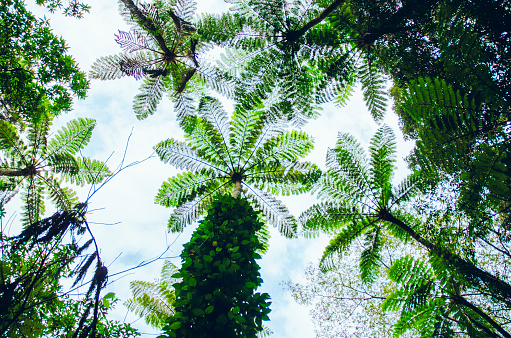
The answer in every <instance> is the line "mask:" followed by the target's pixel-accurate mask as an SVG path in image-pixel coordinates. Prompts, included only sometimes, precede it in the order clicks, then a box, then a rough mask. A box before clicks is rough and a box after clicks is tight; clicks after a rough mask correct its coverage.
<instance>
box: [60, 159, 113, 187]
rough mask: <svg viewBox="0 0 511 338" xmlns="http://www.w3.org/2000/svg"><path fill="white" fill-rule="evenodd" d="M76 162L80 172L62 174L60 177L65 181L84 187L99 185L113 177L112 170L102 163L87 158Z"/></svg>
mask: <svg viewBox="0 0 511 338" xmlns="http://www.w3.org/2000/svg"><path fill="white" fill-rule="evenodd" d="M75 161H76V163H77V169H78V170H76V171H73V172H72V173H64V172H61V173H60V176H61V177H62V180H63V181H66V182H69V183H72V184H76V185H79V186H84V185H85V184H95V183H99V182H101V181H103V180H104V179H105V178H106V177H108V176H110V175H111V173H110V170H109V169H108V167H107V166H106V164H105V163H104V162H102V161H98V160H93V159H90V158H87V157H79V158H77V159H75Z"/></svg>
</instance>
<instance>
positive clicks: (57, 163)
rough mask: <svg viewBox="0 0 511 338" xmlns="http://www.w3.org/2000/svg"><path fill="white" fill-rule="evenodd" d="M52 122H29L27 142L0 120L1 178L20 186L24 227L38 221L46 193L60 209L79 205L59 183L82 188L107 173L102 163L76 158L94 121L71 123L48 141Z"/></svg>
mask: <svg viewBox="0 0 511 338" xmlns="http://www.w3.org/2000/svg"><path fill="white" fill-rule="evenodd" d="M51 121H52V118H51V117H50V116H45V115H43V116H41V117H40V118H39V119H34V120H31V121H30V123H29V125H28V128H27V131H26V138H27V140H26V141H24V140H23V138H22V137H21V135H20V134H19V133H18V132H17V131H16V129H15V127H14V126H13V125H12V124H10V123H9V122H7V121H0V150H2V151H3V158H2V159H1V161H0V175H1V176H5V177H9V178H10V179H11V181H12V182H11V184H12V185H14V186H18V185H20V186H22V187H23V189H24V191H23V195H22V198H23V201H24V206H23V208H24V209H23V214H22V216H23V220H22V221H23V222H24V223H25V224H31V223H34V222H36V221H38V220H39V219H40V218H41V215H42V214H43V213H44V201H43V196H44V194H45V193H47V194H48V196H49V198H50V199H51V201H52V202H53V203H54V204H55V205H56V206H57V208H59V209H60V210H70V209H72V208H73V207H74V205H75V204H77V203H78V199H77V196H76V193H75V192H74V191H73V190H71V189H70V188H67V187H62V186H61V180H64V181H68V182H70V183H74V184H77V185H81V186H83V185H84V184H85V183H89V184H90V183H97V182H100V181H101V180H103V179H104V178H105V177H106V176H108V175H109V174H110V172H109V170H108V168H107V167H106V165H105V164H104V163H103V162H100V161H97V160H91V159H89V158H78V157H75V156H76V153H77V152H78V151H79V150H80V149H81V148H83V147H84V146H85V145H87V143H88V142H89V140H90V137H91V134H92V130H93V129H94V126H95V125H96V122H95V121H94V120H92V119H83V118H80V119H76V120H72V121H70V122H68V123H67V125H66V126H65V127H63V128H62V129H60V130H59V131H57V132H56V133H55V136H54V137H53V138H51V139H50V140H48V135H49V130H50V125H51ZM59 176H60V179H59Z"/></svg>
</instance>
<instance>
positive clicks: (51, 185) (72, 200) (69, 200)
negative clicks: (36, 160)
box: [42, 174, 79, 210]
mask: <svg viewBox="0 0 511 338" xmlns="http://www.w3.org/2000/svg"><path fill="white" fill-rule="evenodd" d="M42 180H43V182H44V185H45V190H46V191H47V192H48V197H49V199H50V200H51V201H52V203H53V204H54V205H55V206H56V207H57V209H58V210H71V209H73V207H74V206H75V205H76V204H78V202H79V200H78V196H77V195H76V192H74V191H73V190H71V189H70V188H68V187H61V182H60V181H58V180H57V179H56V178H55V177H53V176H51V175H48V174H45V175H44V176H43V177H42Z"/></svg>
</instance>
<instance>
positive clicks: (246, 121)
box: [154, 97, 320, 237]
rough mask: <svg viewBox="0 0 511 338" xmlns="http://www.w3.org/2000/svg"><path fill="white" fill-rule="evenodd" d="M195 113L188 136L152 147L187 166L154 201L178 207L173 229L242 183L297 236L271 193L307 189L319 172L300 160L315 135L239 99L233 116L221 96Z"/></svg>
mask: <svg viewBox="0 0 511 338" xmlns="http://www.w3.org/2000/svg"><path fill="white" fill-rule="evenodd" d="M197 113H198V115H197V117H195V118H194V124H193V125H194V127H193V129H191V130H190V131H189V132H186V133H185V137H186V140H187V141H186V142H179V141H176V140H174V139H168V140H165V141H162V142H160V143H159V144H157V145H156V146H155V147H154V149H155V151H156V153H157V154H158V156H159V157H160V159H161V160H162V161H164V162H165V163H170V164H172V165H174V166H176V167H177V168H179V169H185V170H188V171H185V172H183V173H181V174H179V175H177V176H175V177H172V178H170V179H168V180H167V181H166V182H164V183H163V184H162V186H161V188H160V191H159V193H158V194H157V196H156V203H159V204H161V205H164V206H166V207H176V209H175V210H174V212H173V214H172V216H171V218H170V221H169V227H170V229H171V230H172V231H176V230H181V229H182V228H183V227H184V226H186V225H188V224H190V223H191V222H193V221H195V220H197V219H198V218H199V217H200V216H201V215H203V214H204V212H205V211H206V210H207V207H208V206H209V204H210V203H211V201H212V199H213V197H214V195H215V194H216V193H217V192H224V193H225V192H229V191H230V192H232V191H233V189H234V187H236V185H238V186H239V187H243V194H245V195H246V197H247V198H248V199H249V200H250V201H251V202H252V203H254V204H255V205H256V206H257V207H258V208H260V209H261V210H262V211H263V214H264V215H265V216H266V218H267V220H268V222H269V223H270V224H272V225H274V226H276V227H277V228H278V229H279V231H280V232H281V233H283V234H284V235H286V236H290V237H291V236H295V235H296V221H295V219H294V217H293V216H291V215H290V213H289V211H288V209H287V208H286V207H285V206H284V205H283V204H282V203H281V202H280V201H279V200H277V199H276V198H275V197H273V196H272V194H283V195H289V194H298V193H302V192H305V191H308V190H309V189H310V188H311V187H312V184H313V183H314V182H315V181H316V180H317V179H318V178H319V176H320V171H319V169H318V168H317V167H316V166H315V165H314V164H311V163H308V162H298V159H299V158H301V157H303V156H305V155H306V154H308V153H309V152H310V151H311V149H312V147H313V139H312V138H311V137H310V136H308V135H307V134H305V133H304V132H301V131H285V127H286V124H285V123H284V122H282V121H279V122H269V121H268V120H267V119H265V115H264V111H263V110H262V107H251V108H247V107H246V106H245V105H243V104H238V105H237V106H236V108H235V110H234V113H233V115H232V118H231V119H229V118H228V115H227V112H226V111H225V110H224V109H223V107H222V105H221V104H220V103H219V102H218V100H216V99H214V98H211V97H204V98H203V99H202V100H201V102H200V104H199V108H198V112H197Z"/></svg>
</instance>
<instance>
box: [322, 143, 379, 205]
mask: <svg viewBox="0 0 511 338" xmlns="http://www.w3.org/2000/svg"><path fill="white" fill-rule="evenodd" d="M368 164H369V163H368V161H367V157H366V153H365V151H364V149H363V148H362V146H361V145H360V143H359V142H358V141H357V140H356V139H355V138H354V137H353V136H351V135H350V134H348V133H339V134H338V136H337V143H336V146H335V148H334V149H331V150H329V151H328V152H327V158H326V167H327V169H328V172H329V176H331V177H332V178H334V179H335V180H338V181H339V183H340V184H336V186H337V187H340V186H342V185H345V186H346V188H345V189H344V188H343V190H344V191H346V192H348V193H349V194H352V195H353V197H355V198H356V199H358V200H361V199H362V198H363V197H364V196H368V195H369V194H371V188H372V187H371V184H370V168H369V165H368ZM323 186H324V185H323ZM373 203H374V201H373Z"/></svg>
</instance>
